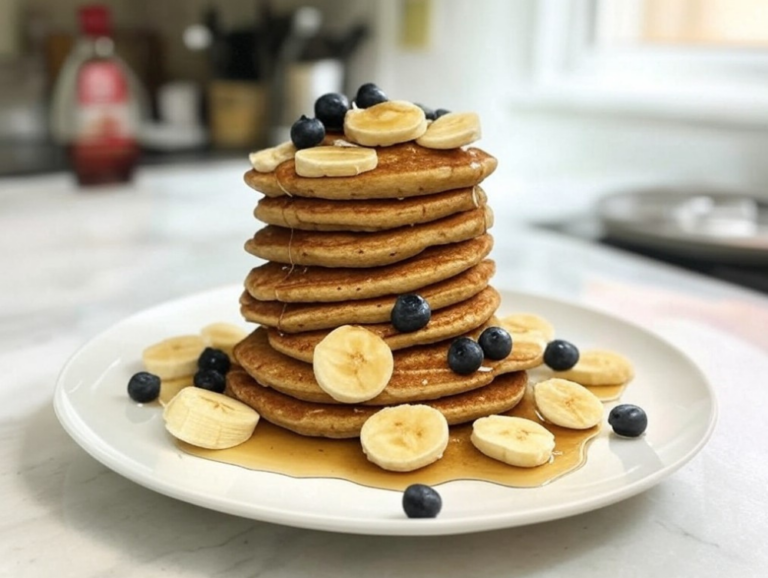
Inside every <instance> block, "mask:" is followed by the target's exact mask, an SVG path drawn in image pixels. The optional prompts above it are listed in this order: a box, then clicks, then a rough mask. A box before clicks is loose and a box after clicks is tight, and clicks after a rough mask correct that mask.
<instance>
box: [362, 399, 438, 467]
mask: <svg viewBox="0 0 768 578" xmlns="http://www.w3.org/2000/svg"><path fill="white" fill-rule="evenodd" d="M360 443H361V444H362V446H363V451H364V452H365V455H366V456H367V457H368V459H369V460H370V461H371V462H373V463H374V464H376V465H377V466H379V467H380V468H383V469H385V470H389V471H392V472H411V471H413V470H417V469H419V468H423V467H424V466H427V465H429V464H431V463H433V462H436V461H437V460H439V459H440V458H441V457H443V452H444V451H445V448H446V447H448V422H447V421H446V419H445V416H443V414H442V413H440V412H439V411H437V410H436V409H434V408H432V407H429V406H427V405H398V406H394V407H386V408H384V409H382V410H380V411H378V412H376V413H375V414H373V415H372V416H371V417H369V418H368V419H367V420H366V421H365V423H364V424H363V427H362V429H361V430H360Z"/></svg>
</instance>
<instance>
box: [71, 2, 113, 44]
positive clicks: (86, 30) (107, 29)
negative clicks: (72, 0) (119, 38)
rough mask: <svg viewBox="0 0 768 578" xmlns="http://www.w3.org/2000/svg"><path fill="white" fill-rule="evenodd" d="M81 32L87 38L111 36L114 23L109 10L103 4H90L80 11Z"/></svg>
mask: <svg viewBox="0 0 768 578" xmlns="http://www.w3.org/2000/svg"><path fill="white" fill-rule="evenodd" d="M78 16H79V19H80V30H81V32H82V33H83V34H85V35H87V36H110V35H111V34H112V23H111V22H110V14H109V8H107V7H106V6H104V5H103V4H89V5H86V6H83V7H81V8H80V10H79V11H78Z"/></svg>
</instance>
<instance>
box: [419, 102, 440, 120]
mask: <svg viewBox="0 0 768 578" xmlns="http://www.w3.org/2000/svg"><path fill="white" fill-rule="evenodd" d="M416 106H418V107H419V108H420V109H421V110H423V111H424V116H425V117H427V120H435V118H436V117H435V111H434V110H432V109H431V108H429V107H428V106H424V105H423V104H419V103H418V102H417V103H416Z"/></svg>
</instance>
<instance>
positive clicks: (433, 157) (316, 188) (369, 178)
mask: <svg viewBox="0 0 768 578" xmlns="http://www.w3.org/2000/svg"><path fill="white" fill-rule="evenodd" d="M376 153H377V154H378V159H379V160H378V166H377V167H376V168H375V169H373V170H372V171H368V172H365V173H361V174H359V175H357V176H353V177H324V178H306V177H300V176H299V175H297V174H296V169H295V163H294V161H293V160H289V161H285V162H284V163H282V164H281V165H280V166H278V167H277V169H276V170H275V171H273V172H271V173H259V172H256V171H255V170H251V171H248V172H247V173H245V182H246V184H248V186H249V187H251V188H253V189H256V190H257V191H260V192H261V193H263V194H265V195H267V196H269V197H277V196H282V195H294V196H298V197H312V198H321V199H332V200H352V199H399V198H403V197H413V196H419V195H429V194H432V193H440V192H443V191H449V190H452V189H460V188H464V187H473V186H475V185H477V184H480V183H481V182H482V181H483V179H485V178H486V177H487V176H488V175H490V174H491V173H493V171H494V170H496V165H497V161H496V159H495V158H494V157H492V156H491V155H489V154H488V153H486V152H485V151H482V150H480V149H478V148H473V147H470V148H468V149H466V150H464V149H452V150H435V149H428V148H424V147H421V146H419V145H417V144H416V143H414V142H408V143H403V144H398V145H394V146H390V147H379V148H377V149H376Z"/></svg>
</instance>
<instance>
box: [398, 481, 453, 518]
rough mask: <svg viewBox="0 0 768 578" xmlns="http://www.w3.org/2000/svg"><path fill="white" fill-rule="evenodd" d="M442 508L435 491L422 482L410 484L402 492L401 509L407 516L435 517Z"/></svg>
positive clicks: (440, 500)
mask: <svg viewBox="0 0 768 578" xmlns="http://www.w3.org/2000/svg"><path fill="white" fill-rule="evenodd" d="M442 508H443V499H442V498H441V497H440V494H438V493H437V491H436V490H435V489H434V488H432V487H430V486H427V485H424V484H411V485H410V486H408V487H407V488H406V489H405V492H403V510H405V515H406V516H408V517H409V518H436V517H437V515H438V514H439V513H440V510H441V509H442Z"/></svg>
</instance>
